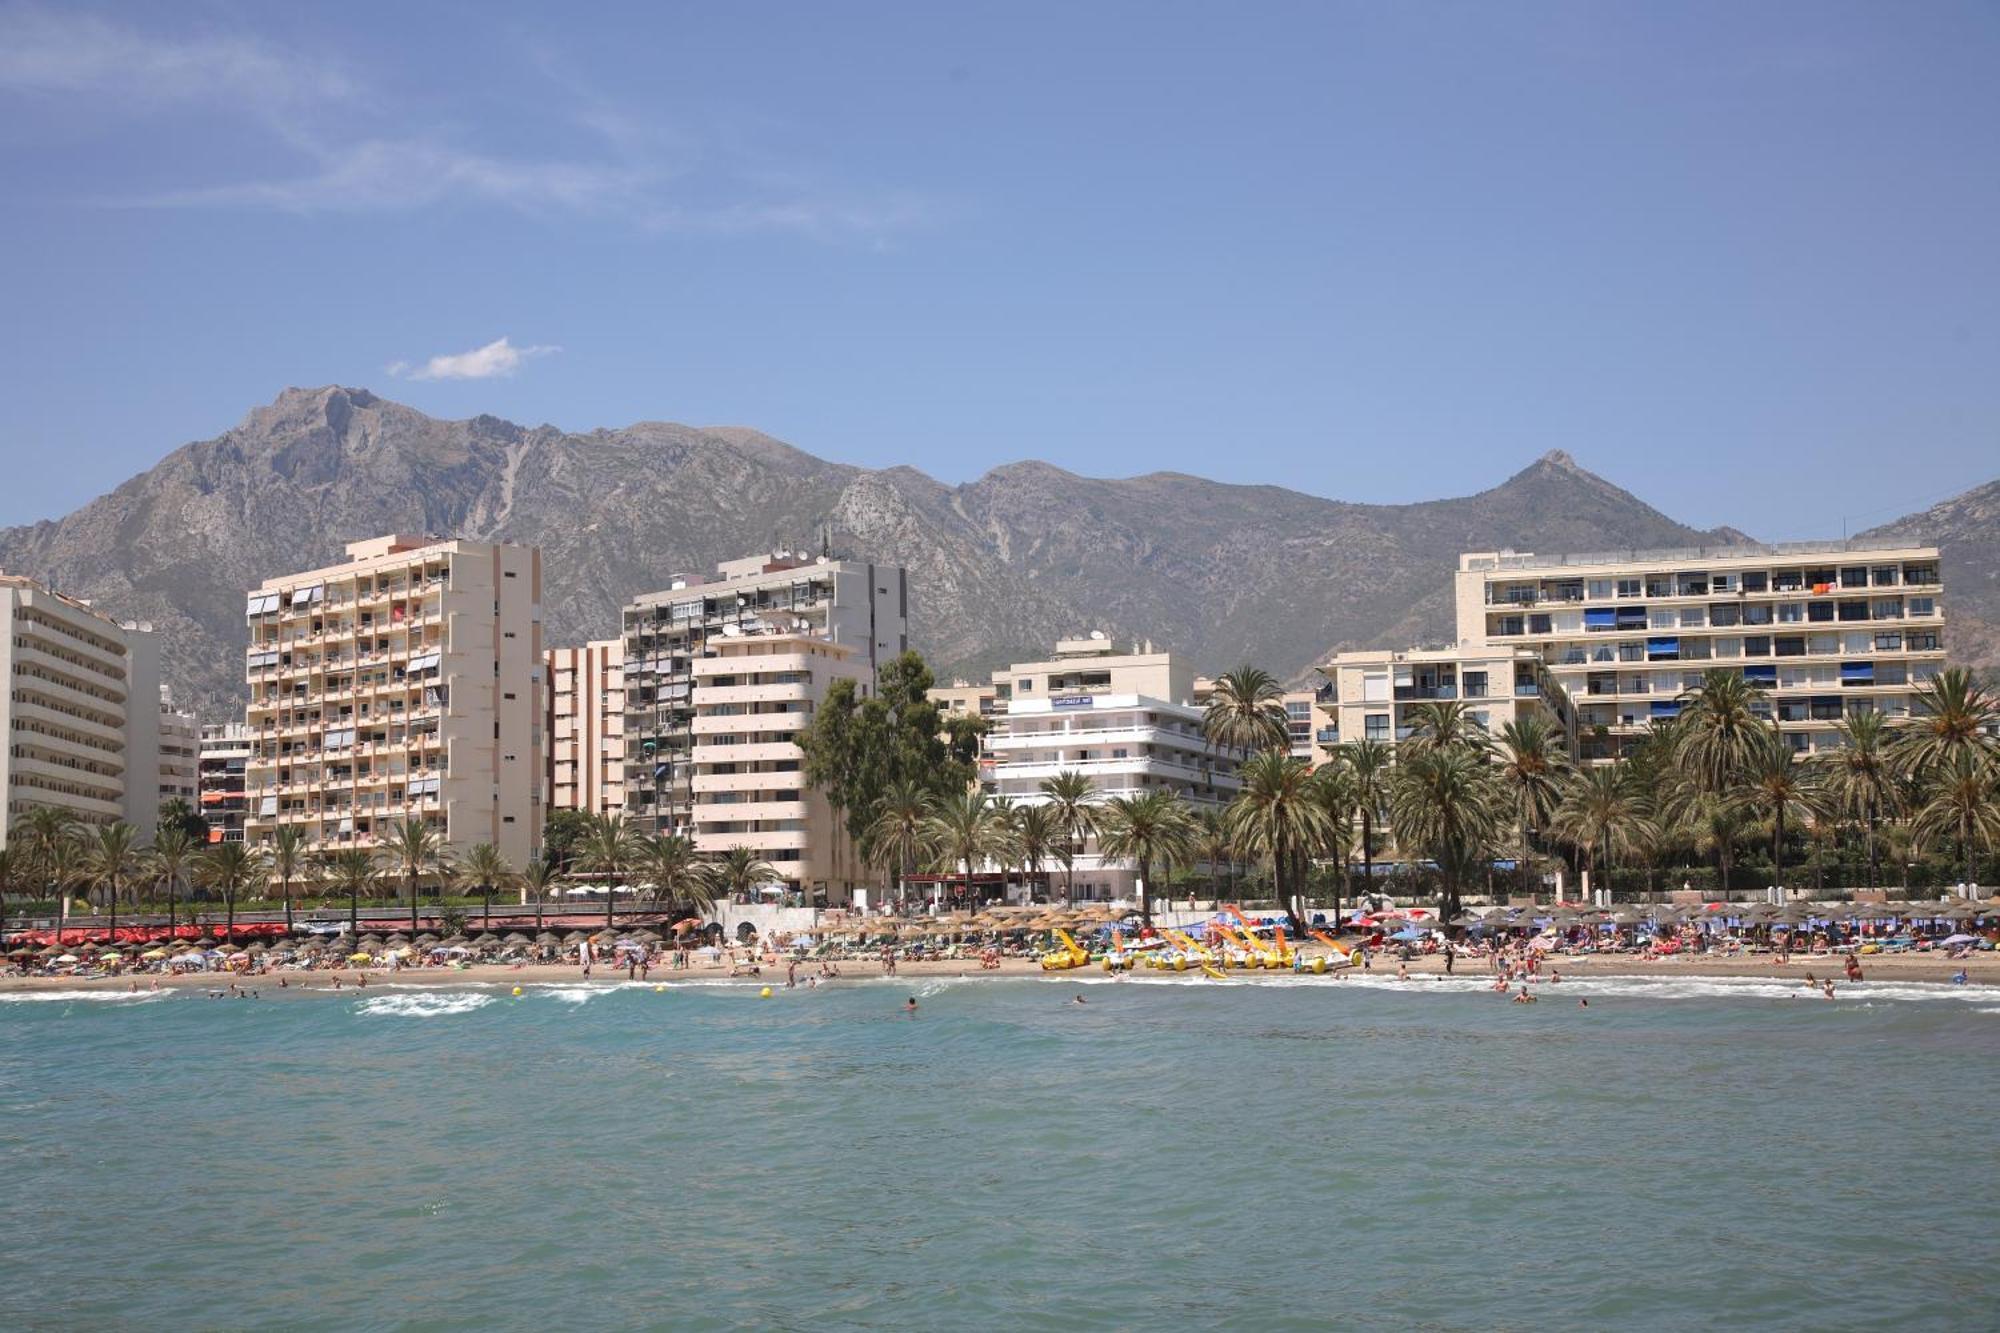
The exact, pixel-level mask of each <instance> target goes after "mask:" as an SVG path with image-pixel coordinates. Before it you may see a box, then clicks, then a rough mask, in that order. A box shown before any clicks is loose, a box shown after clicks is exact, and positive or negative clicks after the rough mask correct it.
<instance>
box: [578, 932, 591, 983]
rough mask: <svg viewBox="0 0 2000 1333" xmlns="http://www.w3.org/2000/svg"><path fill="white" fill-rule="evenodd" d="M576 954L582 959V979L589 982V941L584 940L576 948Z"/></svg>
mask: <svg viewBox="0 0 2000 1333" xmlns="http://www.w3.org/2000/svg"><path fill="white" fill-rule="evenodd" d="M577 954H578V956H580V957H581V958H582V959H583V979H584V980H585V981H588V980H590V962H591V958H590V941H589V940H585V941H584V942H583V943H582V944H581V945H579V946H578V947H577Z"/></svg>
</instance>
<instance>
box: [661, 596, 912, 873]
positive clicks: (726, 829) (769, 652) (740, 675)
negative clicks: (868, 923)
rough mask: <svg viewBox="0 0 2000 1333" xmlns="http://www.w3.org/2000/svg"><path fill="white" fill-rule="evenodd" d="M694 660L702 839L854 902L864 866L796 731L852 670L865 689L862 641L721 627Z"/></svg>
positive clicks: (697, 822) (702, 846) (696, 819)
mask: <svg viewBox="0 0 2000 1333" xmlns="http://www.w3.org/2000/svg"><path fill="white" fill-rule="evenodd" d="M691 670H692V673H693V676H694V719H693V726H692V731H693V742H694V743H693V747H692V749H691V751H690V761H691V767H692V768H693V773H692V775H691V777H690V786H691V788H692V791H693V801H694V804H693V810H692V824H693V828H694V844H695V850H696V851H698V852H702V853H704V854H707V855H710V856H714V855H721V854H725V853H727V852H729V851H732V850H734V849H736V848H739V847H747V848H749V849H750V850H751V851H753V852H754V853H756V855H757V856H758V858H759V859H761V860H763V861H765V862H767V863H768V864H769V865H770V866H771V868H772V869H773V870H774V871H775V872H776V873H777V875H778V878H779V880H780V881H782V885H783V887H784V888H786V889H788V890H790V891H793V892H798V893H801V894H804V895H809V896H810V898H811V899H812V900H813V901H814V902H817V903H819V904H821V905H825V906H844V905H846V904H848V903H851V902H853V901H854V898H855V890H856V889H857V888H860V887H862V886H864V885H865V884H866V883H867V869H866V867H865V866H864V865H863V863H862V861H861V858H860V857H859V856H858V855H857V854H856V852H855V849H854V843H853V840H852V839H851V838H849V836H848V834H847V827H846V824H845V822H844V821H843V820H842V818H841V817H840V815H839V814H838V813H837V812H836V811H835V810H834V809H833V807H832V805H831V804H829V803H828V801H827V799H826V797H825V796H824V795H822V794H821V793H820V792H818V791H817V790H815V789H813V788H811V787H809V786H807V785H806V783H805V781H804V778H803V777H802V775H801V772H800V768H801V763H802V759H803V756H802V754H801V752H800V750H799V747H798V735H799V732H801V731H802V730H804V729H805V728H806V727H808V726H810V725H811V724H812V718H813V710H814V709H815V708H817V707H818V705H819V704H820V703H821V702H822V701H823V700H824V699H825V698H826V693H827V690H828V688H829V687H830V686H831V685H832V684H833V683H834V682H835V681H837V680H852V681H854V682H856V683H857V685H858V686H859V687H860V692H861V693H862V694H864V695H865V694H866V693H868V692H869V691H870V690H871V689H872V688H873V684H872V681H873V678H874V672H873V670H872V669H871V668H870V667H869V665H868V663H867V661H866V660H864V659H863V657H862V655H861V651H860V649H858V648H856V647H853V646H851V645H849V644H842V643H834V642H832V641H830V640H827V639H822V638H818V637H816V636H814V635H810V634H798V633H791V632H787V631H757V630H749V631H741V630H734V629H729V628H725V629H724V630H723V631H722V632H721V633H720V634H718V635H717V636H716V638H714V639H713V640H711V641H710V642H709V644H708V650H707V655H705V656H703V657H701V658H698V659H696V660H695V661H694V662H693V663H692V664H691Z"/></svg>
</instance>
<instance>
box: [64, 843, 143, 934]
mask: <svg viewBox="0 0 2000 1333" xmlns="http://www.w3.org/2000/svg"><path fill="white" fill-rule="evenodd" d="M138 840H139V830H138V829H136V828H134V827H132V826H131V825H130V824H127V823H125V822H124V821H123V820H120V821H119V822H117V823H115V824H99V825H97V826H96V827H95V828H93V829H91V830H90V832H89V833H88V834H87V835H86V836H85V838H84V841H83V850H82V854H81V855H80V856H79V857H78V862H77V869H78V871H79V872H80V873H81V876H82V879H83V882H84V883H85V884H87V885H89V886H91V887H92V888H96V889H98V890H100V891H102V892H103V894H104V898H105V901H106V902H108V903H109V904H110V905H111V940H112V943H114V944H115V943H117V941H118V898H119V895H121V894H123V893H124V892H125V886H126V885H127V884H129V883H131V882H132V881H133V880H134V879H137V878H138V877H139V875H140V874H141V873H143V870H144V867H145V860H144V858H143V857H142V856H141V855H140V853H139V846H138Z"/></svg>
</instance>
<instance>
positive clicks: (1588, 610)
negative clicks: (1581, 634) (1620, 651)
mask: <svg viewBox="0 0 2000 1333" xmlns="http://www.w3.org/2000/svg"><path fill="white" fill-rule="evenodd" d="M1583 627H1584V628H1585V629H1616V628H1617V627H1618V611H1617V608H1616V607H1610V606H1587V607H1585V608H1584V610H1583Z"/></svg>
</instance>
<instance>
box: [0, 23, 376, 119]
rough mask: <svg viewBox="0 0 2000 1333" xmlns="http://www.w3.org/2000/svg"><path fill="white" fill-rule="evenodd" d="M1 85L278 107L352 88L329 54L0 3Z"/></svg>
mask: <svg viewBox="0 0 2000 1333" xmlns="http://www.w3.org/2000/svg"><path fill="white" fill-rule="evenodd" d="M0 89H7V90H10V91H14V92H23V93H62V94H88V95H90V96H92V97H94V98H102V99H111V100H114V101H119V102H140V103H159V102H206V103H234V104H238V105H244V104H247V105H249V106H251V107H252V108H256V109H261V110H266V111H272V112H275V111H278V110H280V109H284V108H293V107H298V106H302V105H306V104H311V103H322V102H340V101H345V100H347V99H349V98H352V97H354V96H355V95H356V92H357V88H356V85H355V83H354V81H353V80H352V79H351V78H350V77H349V76H348V75H347V74H346V73H344V72H343V71H341V70H340V69H338V68H337V67H335V66H334V65H333V64H332V63H330V62H328V61H326V60H324V59H308V58H304V57H301V56H299V55H296V54H294V53H292V52H288V51H284V50H281V49H279V48H277V47H274V46H271V45H269V44H268V43H265V42H261V41H258V40H257V39H255V38H250V37H241V36H236V35H232V34H210V35H202V36H196V37H190V38H185V39H179V40H176V39H170V38H163V37H154V36H151V35H148V34H145V33H141V32H139V31H137V30H135V29H132V28H128V27H120V26H118V25H116V24H112V23H108V22H106V21H105V20H103V19H101V18H97V17H95V16H93V15H89V14H75V13H66V12H63V11H59V10H48V9H37V8H33V7H29V6H15V7H11V8H7V9H0Z"/></svg>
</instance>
